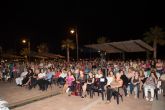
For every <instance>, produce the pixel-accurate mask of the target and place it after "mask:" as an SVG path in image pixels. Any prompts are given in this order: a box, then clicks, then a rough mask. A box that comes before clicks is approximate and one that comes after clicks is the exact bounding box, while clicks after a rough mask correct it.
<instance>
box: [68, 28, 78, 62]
mask: <svg viewBox="0 0 165 110" xmlns="http://www.w3.org/2000/svg"><path fill="white" fill-rule="evenodd" d="M70 33H71V34H74V33H75V35H76V48H77V61H78V33H77V28H75V29H71V30H70Z"/></svg>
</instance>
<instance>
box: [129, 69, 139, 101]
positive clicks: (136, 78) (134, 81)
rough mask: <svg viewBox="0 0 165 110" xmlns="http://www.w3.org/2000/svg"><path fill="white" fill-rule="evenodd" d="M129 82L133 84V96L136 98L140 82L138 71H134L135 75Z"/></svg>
mask: <svg viewBox="0 0 165 110" xmlns="http://www.w3.org/2000/svg"><path fill="white" fill-rule="evenodd" d="M131 83H132V84H133V90H134V92H135V98H137V95H138V91H139V84H140V78H139V72H138V71H135V76H134V77H133V78H132V80H131Z"/></svg>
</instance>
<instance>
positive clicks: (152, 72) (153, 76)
mask: <svg viewBox="0 0 165 110" xmlns="http://www.w3.org/2000/svg"><path fill="white" fill-rule="evenodd" d="M150 77H152V78H155V79H158V77H157V75H156V72H155V71H153V70H152V71H151V73H150Z"/></svg>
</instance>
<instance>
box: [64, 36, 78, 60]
mask: <svg viewBox="0 0 165 110" xmlns="http://www.w3.org/2000/svg"><path fill="white" fill-rule="evenodd" d="M61 48H63V49H66V51H67V62H69V54H70V51H69V49H75V44H74V43H73V41H72V40H70V39H66V40H63V41H62V42H61Z"/></svg>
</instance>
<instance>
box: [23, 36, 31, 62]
mask: <svg viewBox="0 0 165 110" xmlns="http://www.w3.org/2000/svg"><path fill="white" fill-rule="evenodd" d="M22 43H24V44H26V43H27V45H28V56H29V62H30V51H31V49H30V40H25V39H23V40H22Z"/></svg>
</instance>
